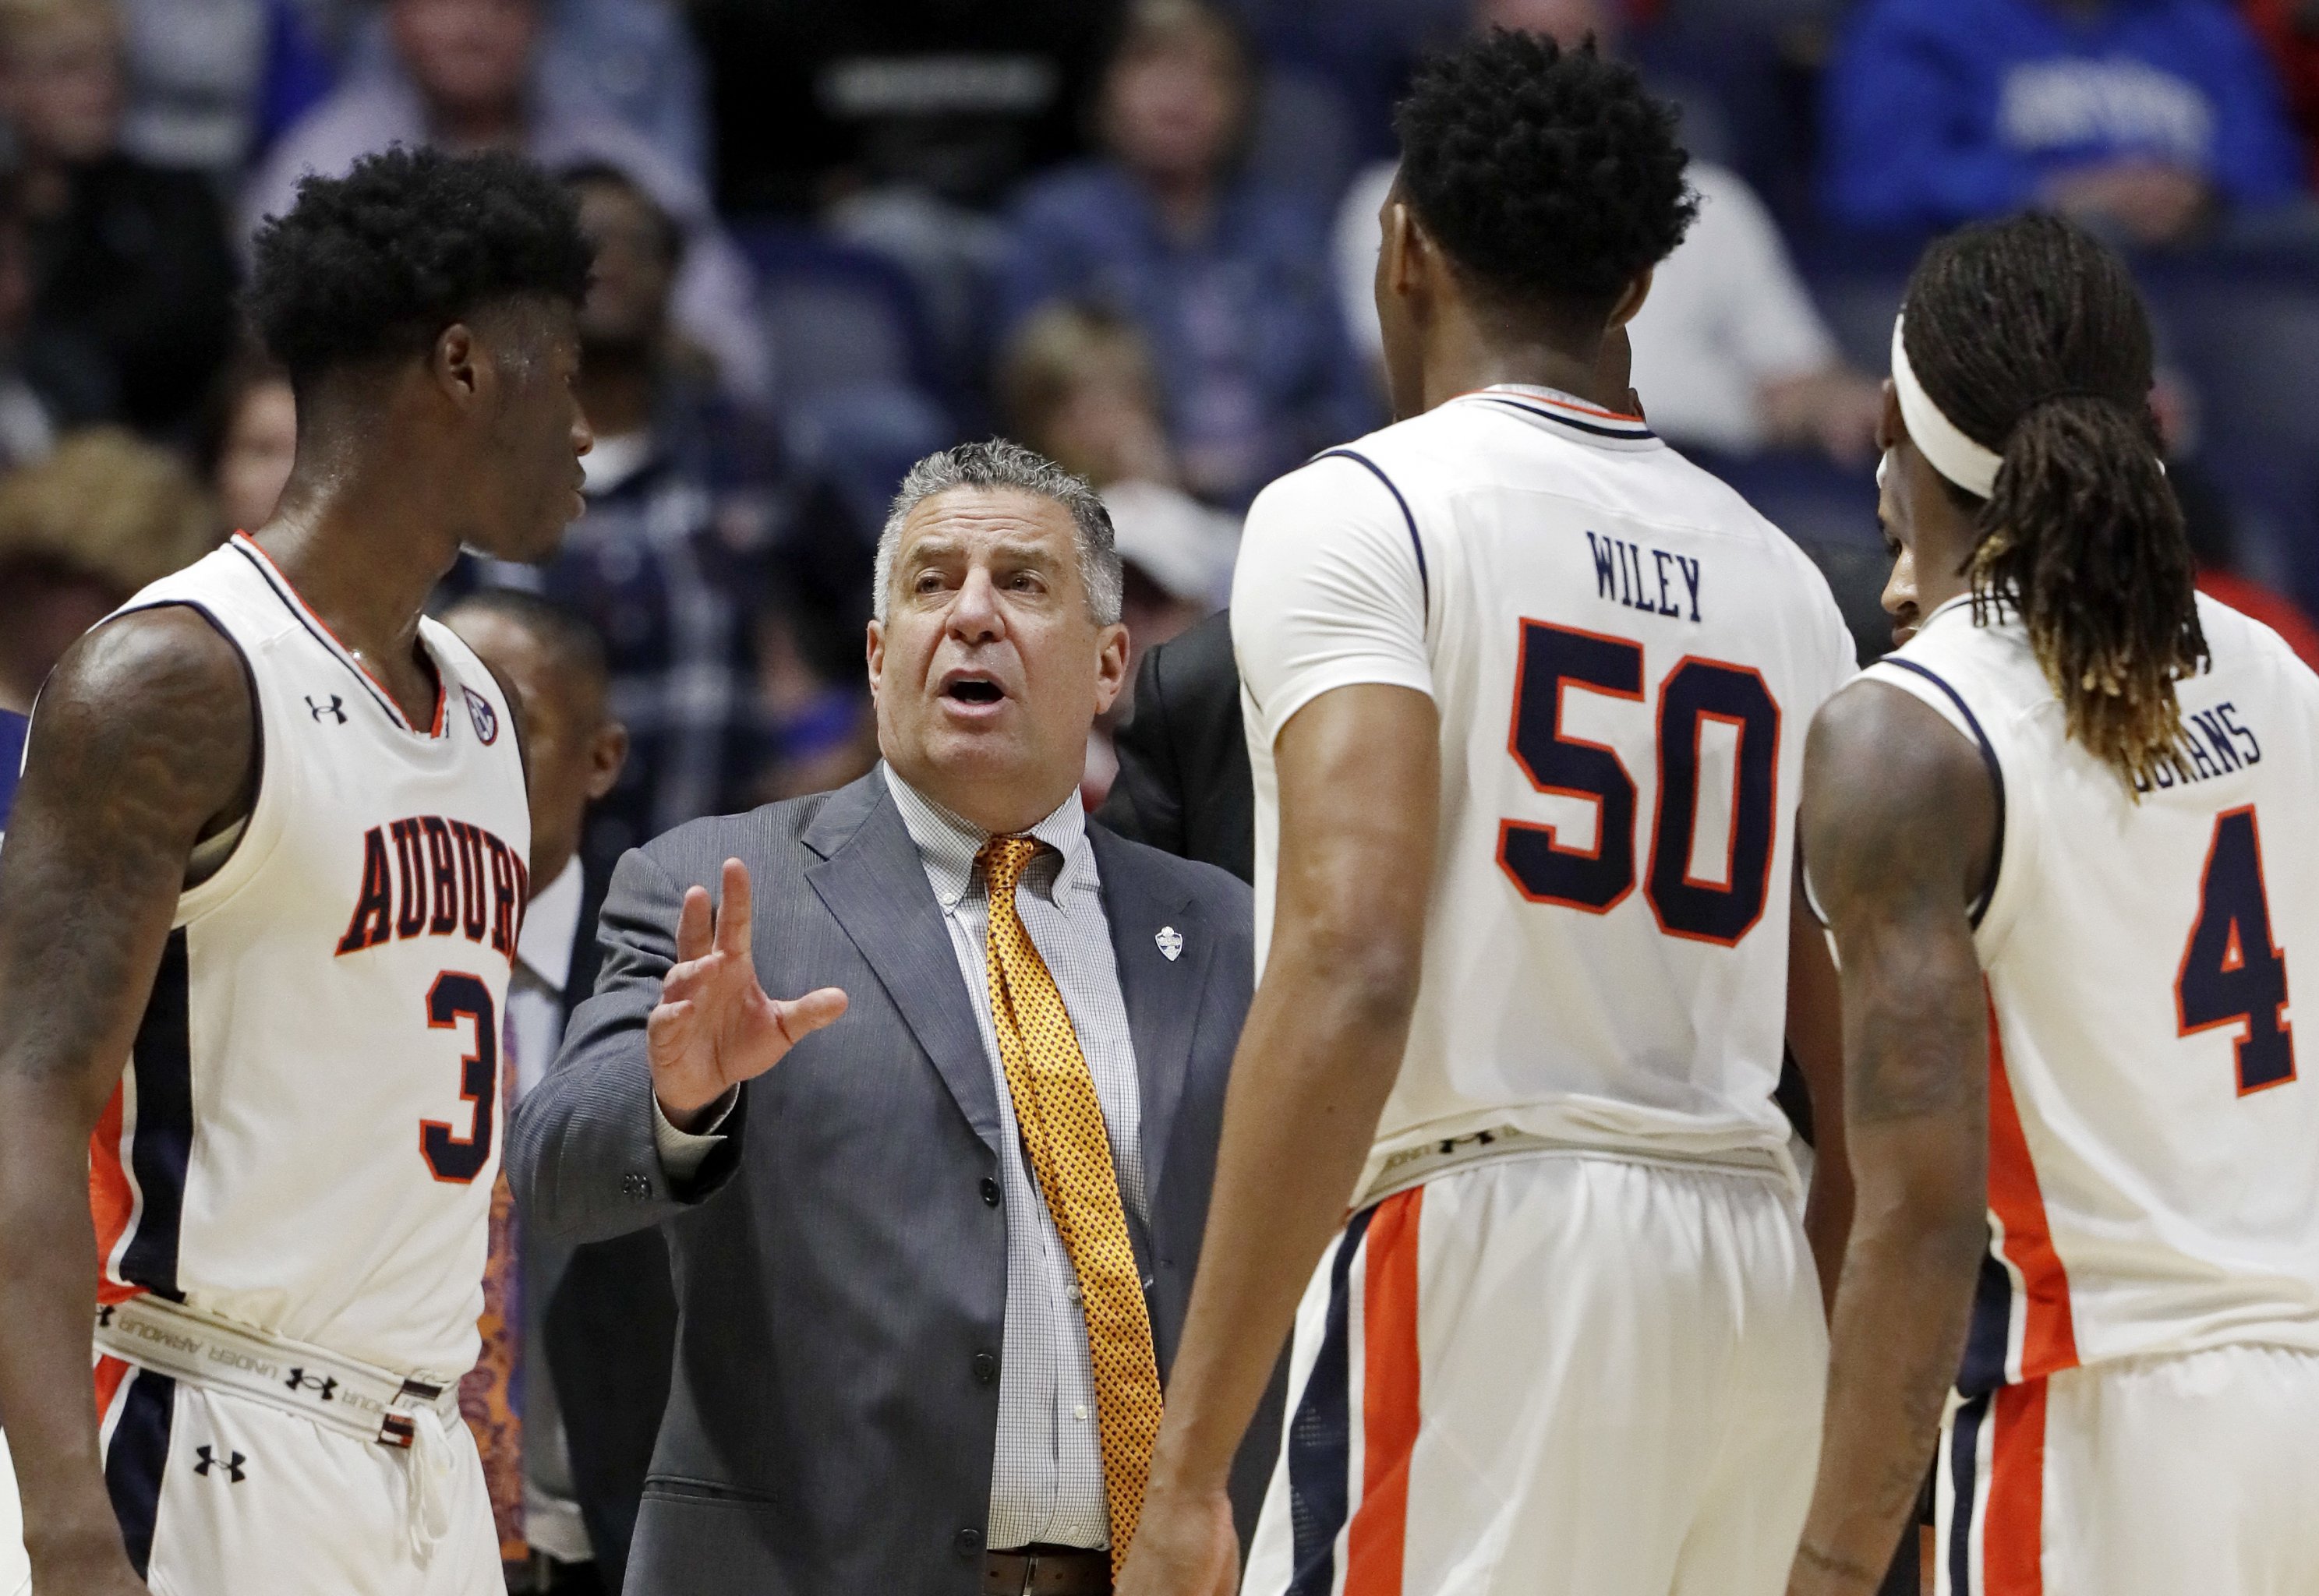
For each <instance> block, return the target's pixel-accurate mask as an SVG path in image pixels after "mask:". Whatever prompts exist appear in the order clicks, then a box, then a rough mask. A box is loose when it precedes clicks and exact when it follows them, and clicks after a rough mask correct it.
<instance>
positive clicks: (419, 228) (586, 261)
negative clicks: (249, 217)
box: [248, 145, 592, 389]
mask: <svg viewBox="0 0 2319 1596" xmlns="http://www.w3.org/2000/svg"><path fill="white" fill-rule="evenodd" d="M591 258H592V251H591V248H590V247H589V244H588V240H587V239H586V238H585V237H584V236H582V233H581V231H580V212H579V205H578V203H577V202H576V201H575V200H574V199H573V196H572V194H571V192H570V191H569V190H568V189H566V188H565V187H564V185H562V184H560V183H558V182H556V181H555V179H554V178H552V177H550V176H547V174H546V173H545V172H543V171H541V170H540V169H539V168H538V167H537V166H534V165H533V164H532V163H531V162H529V161H528V160H525V159H523V158H521V157H519V156H514V155H510V154H506V153H504V152H501V151H487V152H485V153H483V154H478V155H458V156H455V155H446V154H444V153H442V152H441V151H439V150H434V149H404V148H402V147H401V146H399V145H398V146H396V147H395V148H393V149H388V150H385V151H383V152H382V153H380V154H377V155H371V156H365V157H364V158H362V159H361V160H359V161H356V163H355V165H354V167H353V169H352V170H351V171H349V172H347V175H346V176H343V177H319V176H310V177H307V178H306V179H304V180H303V181H302V182H301V183H300V184H299V185H298V201H297V203H296V204H294V205H293V206H292V207H291V208H290V213H289V214H288V215H286V216H273V217H268V218H267V219H266V224H265V225H264V226H263V227H261V228H260V229H259V230H258V233H257V270H256V272H255V274H254V275H253V277H252V280H251V283H250V286H249V294H248V306H249V315H250V320H251V322H252V324H253V325H254V326H255V327H256V329H257V335H258V337H259V338H262V339H263V340H264V341H265V344H266V349H267V351H268V352H269V353H271V354H272V355H273V356H274V357H275V359H276V360H278V361H280V362H281V363H282V365H283V366H284V368H285V369H286V370H287V371H288V372H289V374H290V381H291V383H292V385H293V387H296V388H301V389H302V388H304V387H305V386H306V385H307V384H308V383H311V381H312V380H313V379H315V378H317V377H319V376H320V375H322V374H324V373H326V372H329V371H331V370H334V369H337V368H339V367H342V366H347V365H357V364H362V363H366V362H372V361H377V360H382V359H391V358H393V357H396V356H419V355H422V354H424V353H425V352H426V351H427V349H428V348H429V347H430V346H431V345H432V344H433V343H434V341H435V338H436V337H437V335H438V334H439V333H440V332H441V331H442V330H443V329H445V328H446V327H448V326H449V325H451V323H453V322H455V321H457V320H461V319H462V318H463V317H466V316H469V315H472V314H474V312H475V311H479V310H481V309H483V307H485V306H486V305H489V304H492V303H493V302H498V301H502V300H510V299H518V298H526V297H535V298H539V299H549V300H564V301H568V302H571V303H572V304H573V305H575V306H576V305H577V304H579V302H581V301H582V299H583V298H584V297H585V296H586V294H587V293H588V273H589V267H590V264H591Z"/></svg>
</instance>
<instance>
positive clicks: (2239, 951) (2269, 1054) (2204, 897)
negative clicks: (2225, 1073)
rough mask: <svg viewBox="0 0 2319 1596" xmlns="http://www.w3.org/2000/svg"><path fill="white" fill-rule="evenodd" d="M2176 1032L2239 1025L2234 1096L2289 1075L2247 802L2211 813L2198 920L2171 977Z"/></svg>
mask: <svg viewBox="0 0 2319 1596" xmlns="http://www.w3.org/2000/svg"><path fill="white" fill-rule="evenodd" d="M2174 1006H2175V1009H2176V1011H2177V1013H2178V1014H2179V1016H2180V1021H2181V1033H2182V1034H2183V1035H2185V1036H2190V1035H2195V1034H2196V1033H2197V1032H2201V1031H2211V1030H2213V1029H2215V1027H2216V1026H2218V1025H2240V1026H2244V1027H2245V1030H2244V1031H2243V1032H2242V1033H2241V1034H2240V1036H2239V1037H2238V1039H2237V1043H2238V1047H2237V1051H2238V1066H2239V1096H2242V1097H2243V1096H2246V1095H2247V1094H2248V1093H2249V1092H2260V1091H2261V1090H2262V1089H2263V1088H2264V1087H2276V1086H2283V1085H2285V1084H2286V1083H2287V1082H2288V1081H2291V1080H2293V1079H2294V1078H2295V1032H2294V1029H2293V1028H2292V1027H2291V1026H2289V1025H2288V1024H2287V957H2286V955H2285V954H2283V953H2281V952H2280V951H2278V944H2277V943H2275V942H2272V941H2271V936H2270V896H2269V893H2268V892H2267V891H2266V890H2265V889H2264V887H2263V883H2262V834H2261V833H2260V831H2258V830H2257V829H2256V827H2255V820H2254V809H2253V807H2252V806H2251V805H2250V806H2249V807H2245V808H2242V809H2229V810H2225V811H2224V813H2222V814H2221V815H2218V816H2215V840H2214V841H2213V843H2210V844H2209V845H2208V847H2207V849H2206V877H2205V879H2203V880H2202V881H2201V882H2200V883H2199V887H2198V918H2197V922H2196V924H2193V925H2192V926H2191V927H2190V940H2189V942H2188V944H2187V945H2186V946H2185V947H2184V948H2183V950H2182V969H2181V973H2180V974H2179V975H2177V976H2176V977H2175V978H2174Z"/></svg>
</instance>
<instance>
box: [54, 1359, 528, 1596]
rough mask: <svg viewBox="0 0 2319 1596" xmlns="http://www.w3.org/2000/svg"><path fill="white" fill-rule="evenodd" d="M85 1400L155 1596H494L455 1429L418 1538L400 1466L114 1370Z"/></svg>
mask: <svg viewBox="0 0 2319 1596" xmlns="http://www.w3.org/2000/svg"><path fill="white" fill-rule="evenodd" d="M96 1395H97V1412H98V1415H99V1418H100V1420H101V1428H100V1430H99V1436H100V1438H101V1440H102V1442H103V1445H104V1483H105V1485H106V1488H107V1489H108V1490H109V1491H110V1492H111V1493H112V1496H113V1514H114V1516H115V1517H116V1518H118V1519H120V1520H121V1536H122V1542H123V1544H124V1545H125V1546H127V1548H128V1551H129V1560H130V1563H131V1566H133V1567H134V1568H135V1569H136V1570H137V1572H138V1573H141V1574H143V1575H144V1576H145V1582H146V1584H147V1585H148V1586H149V1587H150V1588H151V1590H152V1591H153V1596H506V1591H507V1579H506V1575H505V1573H504V1572H503V1571H502V1570H501V1567H500V1548H499V1532H498V1530H497V1529H496V1528H494V1526H493V1524H492V1503H491V1495H490V1492H488V1491H487V1490H486V1489H485V1487H484V1484H483V1459H482V1458H481V1457H480V1456H477V1454H476V1452H475V1443H474V1437H472V1436H471V1435H469V1434H468V1433H467V1428H466V1426H465V1425H464V1424H454V1425H451V1426H449V1427H448V1430H447V1440H448V1445H447V1446H446V1447H444V1448H443V1449H442V1458H443V1461H444V1465H445V1467H444V1477H443V1479H442V1480H441V1482H440V1489H441V1492H442V1495H441V1501H442V1504H443V1507H444V1509H445V1510H446V1517H447V1528H444V1530H443V1532H442V1533H441V1534H440V1535H439V1536H437V1537H432V1538H424V1537H420V1536H419V1535H415V1534H414V1530H413V1517H414V1513H415V1512H416V1511H417V1510H418V1507H419V1504H418V1503H416V1502H414V1501H413V1500H412V1492H413V1489H414V1483H413V1474H412V1458H411V1454H410V1453H407V1452H404V1451H401V1450H398V1449H392V1448H389V1447H382V1446H379V1445H378V1444H377V1443H376V1442H374V1441H362V1440H357V1439H356V1438H354V1437H352V1436H348V1435H344V1434H341V1433H339V1432H338V1431H335V1430H328V1429H323V1428H321V1427H320V1425H318V1424H316V1423H314V1422H313V1421H312V1420H308V1419H302V1418H300V1417H298V1416H297V1415H296V1414H294V1413H286V1412H284V1411H281V1410H279V1409H276V1408H271V1407H266V1406H265V1405H263V1404H261V1403H257V1402H251V1401H249V1400H248V1399H247V1398H244V1397H238V1396H235V1395H233V1394H231V1393H228V1392H221V1391H214V1390H204V1389H203V1388H201V1387H199V1386H195V1385H192V1384H187V1383H185V1382H184V1381H181V1380H173V1379H171V1378H170V1377H169V1376H168V1375H159V1374H156V1373H154V1372H153V1371H151V1370H149V1369H142V1368H136V1367H132V1366H130V1365H128V1364H125V1363H123V1362H122V1361H121V1360H120V1359H119V1358H115V1357H100V1358H99V1359H97V1363H96ZM422 1539H423V1547H422Z"/></svg>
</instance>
